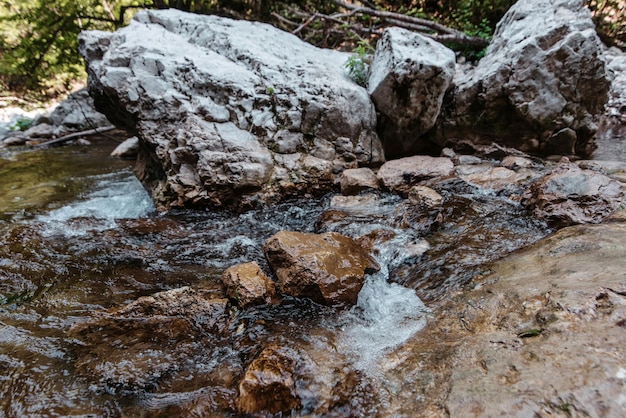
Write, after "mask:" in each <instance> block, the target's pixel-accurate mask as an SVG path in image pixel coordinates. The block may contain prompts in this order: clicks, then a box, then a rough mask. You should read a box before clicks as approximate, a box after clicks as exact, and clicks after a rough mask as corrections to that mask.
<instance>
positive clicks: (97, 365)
mask: <svg viewBox="0 0 626 418" xmlns="http://www.w3.org/2000/svg"><path fill="white" fill-rule="evenodd" d="M227 306H228V300H227V299H210V298H207V297H205V296H204V295H203V294H202V292H201V291H196V290H194V289H192V288H190V287H182V288H178V289H174V290H168V291H164V292H160V293H156V294H154V295H152V296H144V297H140V298H139V299H137V300H136V301H134V302H131V303H129V304H128V305H126V306H124V307H121V308H118V309H113V310H111V311H109V312H104V313H95V314H94V317H93V319H91V320H88V321H86V322H83V323H77V324H75V325H73V326H72V328H71V329H70V330H69V331H68V335H69V336H70V337H72V338H73V339H74V341H75V342H77V343H78V344H77V346H76V347H75V353H76V362H75V366H76V369H77V371H78V372H79V373H81V374H83V375H85V376H88V377H89V378H90V379H94V380H96V381H98V382H100V384H102V385H104V386H105V387H106V388H107V390H111V391H115V392H118V391H119V392H125V391H134V390H138V389H148V388H150V387H153V386H154V385H156V384H157V383H158V382H159V381H161V380H162V379H164V378H166V377H167V376H168V375H170V374H171V373H174V372H175V371H177V370H179V369H180V368H181V365H182V364H183V363H184V361H186V353H188V352H189V350H191V349H192V347H193V344H195V343H196V341H198V340H201V339H202V338H206V337H207V334H210V335H219V334H220V333H221V332H223V331H225V329H226V328H227V325H228V315H227V312H226V310H227Z"/></svg>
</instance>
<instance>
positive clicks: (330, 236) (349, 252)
mask: <svg viewBox="0 0 626 418" xmlns="http://www.w3.org/2000/svg"><path fill="white" fill-rule="evenodd" d="M263 251H264V253H265V256H266V258H267V260H268V262H269V264H270V267H271V268H272V270H273V271H274V273H275V274H276V276H277V277H278V287H279V289H280V291H281V292H282V293H285V294H287V295H290V296H295V297H308V298H310V299H313V300H314V301H316V302H318V303H321V304H324V305H331V306H334V305H354V304H355V303H356V301H357V296H358V294H359V291H360V290H361V287H363V282H364V275H365V274H369V273H373V272H375V271H378V270H379V269H380V267H379V266H378V264H377V263H376V261H375V260H374V259H373V258H372V257H371V256H370V255H369V254H368V253H367V251H365V249H364V248H363V247H361V246H360V245H359V244H358V243H357V242H356V241H355V240H353V239H352V238H349V237H346V236H344V235H341V234H338V233H335V232H328V233H325V234H320V235H318V234H307V233H300V232H288V231H281V232H279V233H277V234H276V235H274V236H273V237H271V238H269V239H268V240H267V241H266V242H265V244H264V245H263Z"/></svg>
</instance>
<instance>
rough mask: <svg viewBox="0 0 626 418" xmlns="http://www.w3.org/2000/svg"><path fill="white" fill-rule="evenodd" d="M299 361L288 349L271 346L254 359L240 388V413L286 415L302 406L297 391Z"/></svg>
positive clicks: (296, 354)
mask: <svg viewBox="0 0 626 418" xmlns="http://www.w3.org/2000/svg"><path fill="white" fill-rule="evenodd" d="M301 362H302V360H301V359H300V356H299V355H298V353H297V351H296V350H294V349H291V348H289V347H280V346H276V345H271V346H269V347H266V348H265V349H264V350H263V351H261V353H260V354H259V355H258V357H257V358H255V359H254V360H253V361H252V363H251V364H250V366H248V369H247V370H246V373H245V375H244V377H243V380H242V381H241V383H240V384H239V398H238V399H237V407H238V409H239V411H240V412H241V413H247V414H255V413H270V414H276V413H279V412H288V411H291V410H293V409H296V408H299V407H300V406H301V400H300V397H299V395H298V390H297V388H296V379H297V369H298V367H299V366H300V367H301V364H300V363H301Z"/></svg>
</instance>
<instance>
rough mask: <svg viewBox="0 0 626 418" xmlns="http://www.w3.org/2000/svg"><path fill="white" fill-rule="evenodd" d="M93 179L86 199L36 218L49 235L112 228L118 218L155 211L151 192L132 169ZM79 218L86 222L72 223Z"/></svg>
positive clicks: (128, 217)
mask: <svg viewBox="0 0 626 418" xmlns="http://www.w3.org/2000/svg"><path fill="white" fill-rule="evenodd" d="M93 180H95V185H94V187H93V189H92V190H91V191H90V192H88V193H87V194H86V195H85V196H84V197H83V198H81V199H79V200H77V201H75V202H71V203H69V204H67V205H65V206H62V207H60V208H58V209H54V210H52V211H50V212H48V213H46V214H42V215H39V216H37V217H36V220H37V221H40V222H43V223H44V224H45V228H44V233H43V234H44V235H45V236H50V235H55V234H65V235H84V234H86V233H87V231H88V230H100V231H102V230H105V229H112V228H115V227H116V225H117V224H116V222H115V221H116V220H118V219H134V218H141V217H145V216H147V215H149V214H150V213H151V212H153V211H154V210H155V209H154V205H153V203H152V200H151V198H150V195H149V194H148V192H147V191H146V190H145V189H144V188H143V186H142V185H141V183H139V181H138V180H137V178H136V177H135V176H134V175H133V174H132V172H130V170H125V171H122V172H117V173H111V174H103V175H99V176H94V177H93ZM76 219H83V222H72V221H73V220H76Z"/></svg>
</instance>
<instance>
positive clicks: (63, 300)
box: [0, 139, 550, 418]
mask: <svg viewBox="0 0 626 418" xmlns="http://www.w3.org/2000/svg"><path fill="white" fill-rule="evenodd" d="M114 145H115V144H112V143H110V142H106V141H105V140H103V139H100V140H99V141H98V140H96V141H94V143H93V144H92V145H90V146H80V145H70V146H66V147H63V148H54V149H47V150H39V151H30V150H17V151H16V150H11V151H7V150H0V176H1V178H2V183H1V184H0V237H1V241H0V242H1V244H0V370H2V373H0V416H3V417H7V418H9V417H24V416H28V417H39V416H41V417H43V416H46V417H48V416H50V417H54V416H90V417H117V416H142V417H148V416H150V417H151V416H155V417H156V416H199V417H200V416H237V413H236V406H235V399H236V397H237V393H238V392H237V390H238V389H237V387H238V382H239V381H240V379H241V377H242V375H243V373H244V372H245V369H246V367H247V366H248V364H249V363H250V362H251V361H252V359H254V357H255V356H256V355H257V354H258V353H259V351H260V350H261V349H262V348H263V347H265V346H267V345H269V344H276V345H279V346H281V347H290V348H291V349H293V350H294V351H295V352H296V353H297V355H298V358H299V359H301V360H302V364H303V366H302V368H303V371H302V375H301V377H299V378H298V379H297V382H296V387H297V388H298V393H299V395H300V398H301V401H302V403H301V407H300V409H298V410H297V411H295V412H294V413H293V415H294V416H320V415H325V416H387V415H386V413H387V405H388V404H389V402H390V400H391V398H392V397H393V396H394V388H393V387H392V383H391V382H393V381H396V380H397V379H390V378H389V376H390V374H391V375H396V376H402V375H403V374H404V369H405V368H415V367H419V365H417V364H413V365H410V364H403V365H397V364H394V360H393V350H394V349H396V348H397V347H399V346H401V345H402V344H406V343H407V341H410V339H411V337H413V336H415V335H416V333H418V332H419V330H420V329H422V328H423V327H425V326H427V320H428V317H429V316H430V315H432V314H431V310H430V309H429V306H432V305H433V304H436V303H437V301H438V300H441V299H442V298H444V297H446V295H449V294H451V293H452V292H455V291H458V290H460V289H462V288H463V285H465V284H466V283H467V282H468V281H469V280H471V278H472V277H474V276H475V275H477V274H480V273H481V272H482V271H483V270H484V265H485V263H488V262H490V261H493V260H495V259H497V258H500V257H501V256H503V255H505V254H507V253H509V252H511V251H514V250H516V249H518V248H521V247H523V246H526V245H528V244H530V243H532V242H535V241H537V240H539V239H541V238H542V237H544V236H546V235H547V234H548V233H550V230H549V229H548V228H547V227H546V225H545V224H543V223H542V222H538V221H536V220H533V219H532V218H530V217H529V216H528V214H527V213H525V211H523V210H522V209H521V208H520V207H519V205H518V204H517V203H516V202H513V201H510V200H509V199H507V198H506V197H503V196H499V195H497V194H494V193H489V192H486V191H485V190H482V189H480V188H478V187H474V186H470V185H468V184H466V183H463V182H461V181H458V180H450V181H447V182H442V183H440V184H437V185H436V188H437V190H438V191H439V192H440V193H441V194H442V195H443V196H444V198H445V201H446V204H445V205H444V207H443V208H442V209H441V211H439V212H437V213H433V212H432V211H431V212H419V211H416V210H415V209H413V208H412V207H411V206H410V204H408V203H407V201H405V200H404V199H402V198H400V197H398V196H395V195H391V194H386V193H382V192H378V193H371V194H366V195H362V196H360V197H359V198H357V199H352V200H350V199H343V198H341V197H337V196H334V195H332V194H329V195H327V196H324V197H322V198H319V199H300V200H291V201H287V202H283V203H280V204H277V205H274V206H271V207H266V208H261V209H257V210H252V211H249V212H245V213H242V214H235V213H226V212H211V211H186V210H173V211H169V212H165V213H157V212H156V211H155V210H154V208H153V206H152V203H151V200H150V198H149V196H148V194H147V192H146V191H145V190H144V189H143V187H142V186H141V184H140V183H139V182H138V181H137V180H136V178H135V177H134V175H133V173H132V167H131V164H130V163H129V162H126V161H122V160H118V159H115V158H112V157H109V153H110V151H111V150H112V148H113V147H114ZM438 215H439V216H438ZM441 219H443V220H441ZM281 230H291V231H301V232H327V231H336V232H340V233H342V234H345V235H348V236H351V237H354V238H360V237H364V236H366V237H371V239H370V241H371V242H372V253H373V255H374V256H375V257H376V259H377V261H378V262H379V264H380V265H381V267H382V269H381V271H380V272H378V273H376V274H374V275H371V276H367V277H366V283H365V286H364V287H363V289H362V290H361V293H360V294H359V301H358V304H357V306H355V307H353V308H352V309H346V310H337V309H334V308H330V307H324V306H320V305H317V304H315V303H313V302H311V301H308V300H300V299H295V298H289V297H283V300H282V302H281V303H280V304H276V305H271V306H258V307H254V308H249V309H247V310H239V309H237V308H234V307H231V308H229V321H228V323H227V324H225V325H224V326H223V329H222V330H220V332H218V333H216V332H207V331H203V330H201V329H196V328H193V329H192V330H191V331H185V332H182V331H181V332H178V331H177V330H176V329H174V328H173V329H172V333H173V335H174V336H173V337H172V339H171V340H158V339H157V338H156V337H155V336H150V335H143V334H142V333H138V334H134V333H132V332H128V330H123V329H122V330H117V329H114V327H113V328H111V329H108V328H106V329H104V330H103V329H99V328H97V327H96V328H88V330H89V331H88V332H87V333H83V334H80V333H76V332H73V331H72V330H73V329H77V328H80V327H81V326H83V329H84V327H88V326H89V324H90V321H92V319H93V318H94V315H95V316H96V317H97V315H98V313H101V312H105V311H107V310H110V309H114V308H119V307H122V306H125V305H127V304H129V303H132V302H133V301H135V300H137V298H140V297H142V296H148V295H152V294H154V293H156V292H163V291H168V290H172V289H179V288H181V287H184V286H189V287H191V288H193V289H198V291H201V292H202V293H203V294H204V295H209V296H214V297H215V298H222V297H224V289H223V288H222V284H221V280H220V277H221V273H222V272H223V271H224V270H225V269H226V268H228V267H230V266H232V265H234V264H237V263H243V262H248V261H256V262H257V263H258V264H259V265H260V266H261V267H262V269H263V270H265V271H266V272H268V273H269V271H270V270H269V267H268V265H267V262H266V261H265V258H264V256H263V252H262V249H261V246H262V244H263V243H264V242H265V240H267V239H268V238H269V237H270V236H272V235H273V234H275V233H276V232H278V231H281ZM381 237H382V238H381ZM116 332H117V334H116ZM144 334H145V333H144ZM148 334H149V333H148ZM83 337H84V338H83ZM138 339H139V341H138ZM404 383H405V384H407V385H409V386H410V383H411V382H404ZM419 402H420V401H419V399H418V398H415V404H414V405H406V409H407V410H411V408H414V410H417V409H418V408H419ZM395 416H398V415H395Z"/></svg>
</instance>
